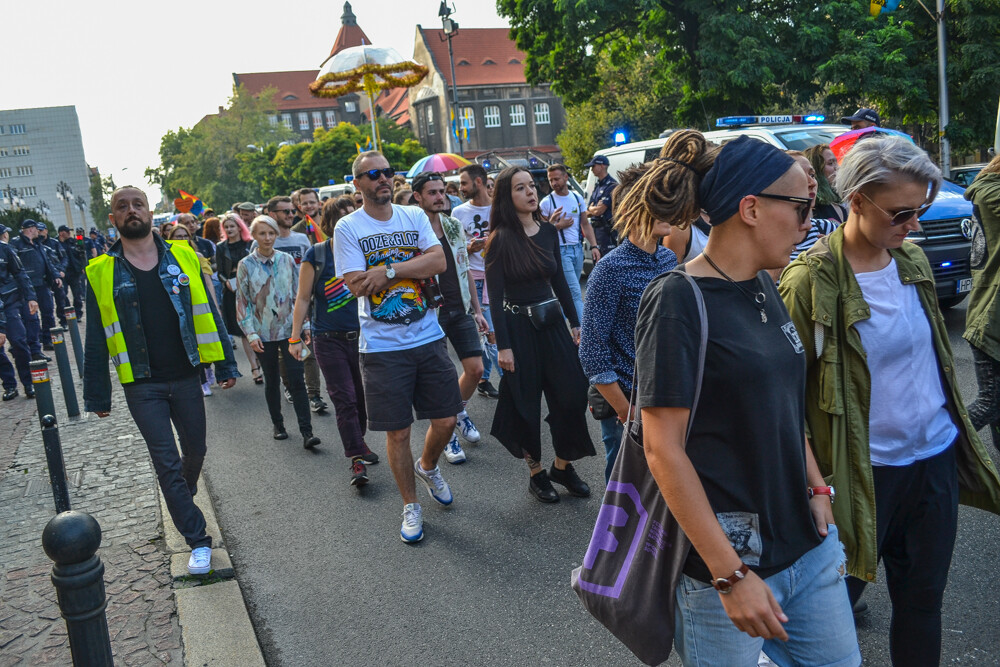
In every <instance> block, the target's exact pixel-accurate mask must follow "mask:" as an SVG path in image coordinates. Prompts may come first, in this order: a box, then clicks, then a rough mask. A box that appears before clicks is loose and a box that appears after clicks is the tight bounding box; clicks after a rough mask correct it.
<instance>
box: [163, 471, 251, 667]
mask: <svg viewBox="0 0 1000 667" xmlns="http://www.w3.org/2000/svg"><path fill="white" fill-rule="evenodd" d="M198 484H199V486H200V491H201V493H199V494H198V495H197V496H195V504H196V505H198V507H199V508H200V509H201V511H202V513H203V514H204V515H205V523H206V524H207V532H208V534H209V535H210V536H211V537H212V571H211V572H209V573H208V574H207V575H191V574H188V571H187V561H188V558H189V557H190V554H191V550H190V549H189V548H188V546H187V543H186V542H185V541H184V538H183V537H181V535H180V533H179V532H177V529H176V528H175V527H174V524H173V522H172V521H171V520H170V514H169V513H168V512H167V506H166V504H165V503H164V501H163V494H162V493H159V492H158V494H157V495H158V496H159V499H160V516H161V518H162V525H163V536H164V542H165V544H166V550H167V553H169V554H170V575H171V577H172V578H173V580H174V599H175V601H176V602H177V619H178V621H179V622H180V626H181V636H182V638H183V642H184V664H185V665H191V666H197V667H203V666H211V667H230V666H231V667H258V666H259V667H265V664H266V663H265V662H264V656H263V654H262V653H261V650H260V644H259V643H258V642H257V634H256V633H255V632H254V629H253V624H252V623H251V622H250V614H249V612H248V611H247V608H246V602H245V601H244V600H243V593H242V591H241V590H240V585H239V583H238V582H237V581H236V579H235V578H234V576H235V575H234V572H233V563H232V561H231V560H230V558H229V552H228V551H227V550H226V547H225V543H224V542H223V539H222V531H221V530H220V529H219V522H218V520H217V519H216V516H215V506H214V505H213V504H212V498H211V494H210V493H209V489H208V482H207V481H206V480H205V477H204V476H202V478H201V479H200V480H199V482H198ZM157 489H159V486H157Z"/></svg>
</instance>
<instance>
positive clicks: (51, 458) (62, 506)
mask: <svg viewBox="0 0 1000 667" xmlns="http://www.w3.org/2000/svg"><path fill="white" fill-rule="evenodd" d="M42 442H43V443H44V445H45V462H46V463H47V464H48V468H49V482H50V483H51V484H52V498H53V499H54V500H55V501H56V512H68V511H69V510H70V505H69V485H68V484H67V483H66V463H65V462H64V461H63V453H62V443H60V442H59V426H58V425H57V424H56V418H55V417H53V416H52V415H45V416H44V417H42Z"/></svg>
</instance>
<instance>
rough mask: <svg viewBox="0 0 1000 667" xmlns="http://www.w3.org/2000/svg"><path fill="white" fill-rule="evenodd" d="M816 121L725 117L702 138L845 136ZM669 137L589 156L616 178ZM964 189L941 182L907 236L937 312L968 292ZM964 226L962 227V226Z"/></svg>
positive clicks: (794, 140)
mask: <svg viewBox="0 0 1000 667" xmlns="http://www.w3.org/2000/svg"><path fill="white" fill-rule="evenodd" d="M825 121H826V118H825V117H824V116H822V115H818V114H814V115H776V116H727V117H724V118H718V119H716V121H715V126H716V127H717V128H720V129H718V130H713V131H711V132H705V133H704V135H705V138H706V139H708V140H709V141H711V142H713V143H715V144H719V145H722V144H725V143H726V142H728V141H732V140H733V139H735V138H737V137H739V136H743V135H746V136H750V137H754V138H755V139H760V140H761V141H765V142H767V143H769V144H771V145H772V146H776V147H778V148H780V149H782V150H798V151H801V150H805V149H806V148H809V147H810V146H815V145H816V144H829V143H830V142H831V141H833V139H835V138H836V137H838V136H840V135H841V134H843V133H845V132H848V131H849V130H850V128H849V127H847V126H846V125H836V124H829V123H826V122H825ZM672 133H673V130H668V131H666V132H664V133H663V134H661V135H660V136H659V137H658V138H656V139H651V140H649V141H637V142H634V143H631V144H623V145H621V146H613V147H611V148H604V149H602V150H599V151H597V152H596V153H594V155H603V156H605V157H607V158H608V162H609V166H608V173H609V174H611V175H612V176H613V177H615V178H617V175H618V172H619V171H622V170H624V169H626V168H628V167H630V166H631V165H633V164H641V163H643V162H649V161H650V160H653V159H655V158H656V157H658V156H659V154H660V149H661V148H663V144H664V143H666V141H667V137H669V136H670V134H672ZM595 184H596V180H595V179H594V174H593V172H591V173H590V174H588V175H587V185H586V191H587V196H588V197H589V196H590V193H591V192H593V190H594V185H595ZM963 194H964V188H962V187H960V186H958V185H956V184H954V183H951V182H950V181H943V182H942V184H941V192H940V193H938V196H937V198H936V199H935V200H934V203H933V204H932V205H931V207H930V208H929V209H927V211H926V212H925V213H924V214H923V215H922V216H920V227H921V228H920V230H918V231H916V232H913V233H912V234H910V237H909V240H910V241H912V242H914V243H918V244H920V247H921V248H923V249H924V252H925V253H926V255H927V259H928V261H930V264H931V268H932V270H933V272H934V282H935V284H936V286H937V295H938V302H939V303H940V305H941V307H942V308H951V307H952V306H956V305H958V304H959V303H961V301H962V300H963V299H964V298H965V295H966V293H968V292H969V290H971V289H972V272H971V269H970V268H969V250H970V247H971V245H970V241H969V237H968V236H967V232H966V230H968V229H970V222H971V218H972V203H971V202H968V201H966V199H965V197H964V196H963ZM963 223H964V224H963Z"/></svg>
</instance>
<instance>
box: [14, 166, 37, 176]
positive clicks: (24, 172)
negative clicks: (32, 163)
mask: <svg viewBox="0 0 1000 667" xmlns="http://www.w3.org/2000/svg"><path fill="white" fill-rule="evenodd" d="M32 173H33V172H32V169H31V167H18V168H17V175H18V176H31V175H32Z"/></svg>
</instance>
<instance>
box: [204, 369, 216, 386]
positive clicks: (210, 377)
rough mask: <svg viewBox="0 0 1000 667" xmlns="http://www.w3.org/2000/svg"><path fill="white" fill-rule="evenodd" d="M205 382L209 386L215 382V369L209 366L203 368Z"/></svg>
mask: <svg viewBox="0 0 1000 667" xmlns="http://www.w3.org/2000/svg"><path fill="white" fill-rule="evenodd" d="M205 383H206V384H208V385H209V386H211V385H213V384H215V371H214V370H212V367H211V366H209V367H208V368H206V369H205Z"/></svg>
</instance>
